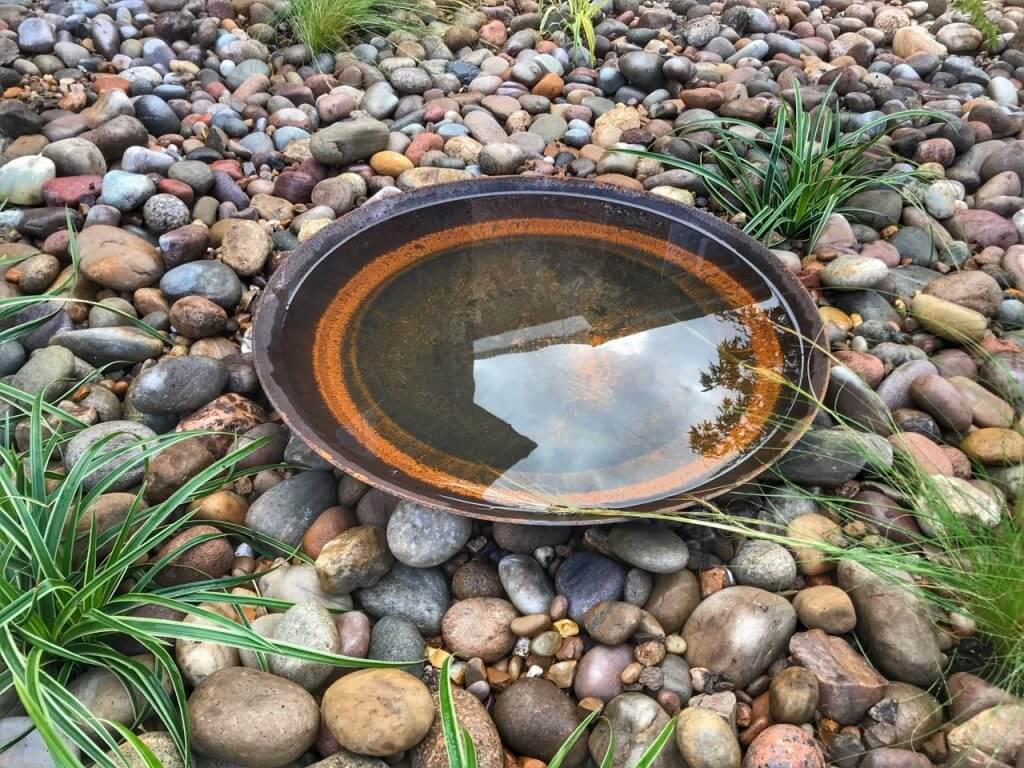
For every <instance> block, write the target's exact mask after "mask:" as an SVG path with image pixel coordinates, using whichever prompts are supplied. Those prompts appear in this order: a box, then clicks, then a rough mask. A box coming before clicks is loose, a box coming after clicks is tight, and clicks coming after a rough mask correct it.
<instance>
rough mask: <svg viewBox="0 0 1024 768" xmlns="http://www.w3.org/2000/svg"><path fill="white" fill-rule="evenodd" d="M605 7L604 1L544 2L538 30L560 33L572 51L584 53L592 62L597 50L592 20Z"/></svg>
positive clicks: (546, 0)
mask: <svg viewBox="0 0 1024 768" xmlns="http://www.w3.org/2000/svg"><path fill="white" fill-rule="evenodd" d="M605 5H606V2H605V0H544V2H543V3H542V4H541V18H540V29H541V31H542V32H552V31H555V30H557V31H560V32H561V33H562V34H564V35H565V36H566V38H567V39H568V40H570V41H571V42H572V48H573V50H575V51H586V52H587V53H588V54H589V56H590V61H591V62H593V61H594V60H595V56H596V49H597V36H596V35H595V34H594V19H596V18H597V17H598V16H599V15H600V14H601V12H602V11H603V10H604V7H605Z"/></svg>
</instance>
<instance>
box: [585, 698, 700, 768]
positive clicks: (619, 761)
mask: <svg viewBox="0 0 1024 768" xmlns="http://www.w3.org/2000/svg"><path fill="white" fill-rule="evenodd" d="M602 714H603V716H604V718H606V719H602V720H599V721H598V723H597V725H596V726H594V729H593V730H592V731H591V733H590V739H589V742H588V743H589V746H590V756H591V757H592V758H593V759H594V761H595V762H598V761H600V760H601V759H602V758H603V756H604V753H605V750H606V749H607V747H608V741H609V739H611V738H614V740H615V747H614V754H615V758H614V763H613V764H616V765H635V764H636V762H637V761H638V760H639V759H640V757H641V756H642V755H643V754H644V752H645V750H646V749H647V748H648V747H650V745H651V743H652V742H653V741H654V740H655V739H656V738H657V737H658V734H659V733H660V732H661V730H662V729H663V728H664V727H665V726H666V725H667V724H668V722H669V716H668V714H667V713H666V712H665V710H663V709H662V708H661V706H660V705H659V704H658V702H656V701H655V700H654V699H652V698H650V697H649V696H645V695H644V694H642V693H622V694H619V695H618V696H616V697H615V698H614V699H612V700H611V701H610V702H608V705H607V706H606V707H605V708H604V712H603V713H602ZM613 734H614V736H613ZM651 765H652V766H656V768H671V767H672V766H679V765H680V759H679V753H678V751H677V748H676V743H675V741H673V740H670V741H669V742H668V744H667V745H666V746H665V748H664V749H662V750H661V752H660V753H659V754H658V756H657V757H655V758H654V761H653V762H652V763H651Z"/></svg>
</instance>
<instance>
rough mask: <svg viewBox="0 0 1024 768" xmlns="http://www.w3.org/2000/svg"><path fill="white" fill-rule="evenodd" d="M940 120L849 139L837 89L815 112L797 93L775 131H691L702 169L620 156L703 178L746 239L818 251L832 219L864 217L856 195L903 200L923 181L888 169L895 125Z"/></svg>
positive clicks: (706, 126) (873, 127) (730, 121)
mask: <svg viewBox="0 0 1024 768" xmlns="http://www.w3.org/2000/svg"><path fill="white" fill-rule="evenodd" d="M932 117H936V115H935V113H934V112H932V111H929V110H924V109H904V110H899V111H897V112H893V113H891V114H888V115H885V116H884V117H879V118H877V119H875V120H870V121H868V122H866V123H864V124H863V125H860V126H859V127H857V128H854V129H853V130H845V131H844V130H843V127H842V123H843V115H842V114H841V112H840V110H839V104H838V100H836V99H834V98H833V93H832V89H829V90H828V91H827V92H826V93H825V96H824V98H823V100H822V103H821V104H820V105H819V106H817V107H815V108H814V109H812V110H810V111H809V112H808V111H807V110H805V108H804V103H803V98H802V96H801V93H800V89H799V88H796V89H794V94H793V105H792V106H790V105H789V104H788V103H787V102H785V101H784V100H783V101H780V103H779V109H778V110H777V111H776V113H775V116H774V124H773V125H771V126H769V127H762V126H760V125H757V124H756V123H752V122H749V121H747V120H739V119H735V118H728V117H717V118H715V119H714V120H700V121H693V122H690V123H687V124H686V125H685V127H684V128H682V129H681V130H682V131H683V133H682V134H681V137H682V138H684V139H685V138H687V137H688V136H689V137H690V138H691V139H692V140H693V141H694V142H695V143H696V144H697V146H698V147H699V149H700V150H701V160H700V162H692V161H689V160H683V159H680V158H678V157H674V156H672V155H668V154H661V153H656V152H648V151H643V150H633V149H620V150H616V151H619V152H625V153H628V154H634V155H639V156H641V157H646V158H650V159H653V160H657V161H658V162H660V163H662V164H664V165H666V166H669V167H671V168H682V169H684V170H687V171H690V172H691V173H693V174H695V175H696V176H697V177H698V178H699V179H700V180H701V182H703V184H704V187H705V188H706V189H707V192H708V194H709V195H710V197H711V199H712V201H713V202H714V203H715V205H716V206H717V207H718V208H719V209H721V210H722V211H725V212H726V213H728V214H730V215H731V216H733V217H735V218H736V219H737V220H738V221H742V226H743V229H744V231H746V232H747V233H748V234H749V235H751V236H752V237H754V238H756V239H758V240H762V241H767V242H769V243H770V244H774V243H779V242H781V241H784V240H798V241H805V242H807V243H809V244H811V245H813V244H814V242H815V241H816V240H817V239H818V237H819V235H820V234H821V231H822V229H823V228H824V226H825V223H826V222H827V220H828V217H829V216H830V215H832V214H833V213H841V214H844V215H856V213H857V209H855V208H851V207H850V206H849V205H848V201H849V200H850V198H852V197H853V196H854V195H856V194H858V193H859V192H865V191H867V190H870V189H878V188H884V189H893V190H896V191H900V192H901V191H902V190H903V187H905V186H906V185H907V184H908V183H910V182H911V181H912V180H913V179H914V178H915V175H916V174H915V171H914V170H913V169H911V168H907V167H904V168H903V169H894V168H891V167H887V166H891V162H890V161H891V159H892V158H891V157H889V156H888V153H887V152H886V151H885V150H884V149H883V148H882V146H881V140H882V137H883V135H884V133H885V128H886V127H887V126H889V125H891V124H893V123H899V122H902V121H909V120H913V119H917V118H932ZM707 136H710V137H711V139H710V141H709V140H707V139H706V138H704V137H707ZM880 160H881V161H882V162H881V163H880V162H879V161H880Z"/></svg>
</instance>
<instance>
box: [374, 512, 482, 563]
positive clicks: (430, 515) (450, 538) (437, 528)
mask: <svg viewBox="0 0 1024 768" xmlns="http://www.w3.org/2000/svg"><path fill="white" fill-rule="evenodd" d="M472 530H473V528H472V524H471V523H470V521H469V519H468V518H465V517H459V516H458V515H453V514H451V513H450V512H444V511H441V510H438V509H433V508H431V507H427V506H425V505H423V504H418V503H416V502H413V501H402V502H400V503H399V504H398V506H397V507H395V511H394V512H392V513H391V517H390V519H389V520H388V530H387V540H388V548H389V549H390V550H391V553H392V554H393V555H394V556H395V558H396V559H397V560H398V561H399V562H401V563H405V564H406V565H409V566H412V567H414V568H430V567H431V566H434V565H441V564H442V563H444V562H445V561H447V560H448V559H450V558H451V557H452V556H454V555H455V554H456V553H458V552H459V550H461V549H462V548H463V547H464V546H465V544H466V542H467V541H469V537H470V535H471V533H472Z"/></svg>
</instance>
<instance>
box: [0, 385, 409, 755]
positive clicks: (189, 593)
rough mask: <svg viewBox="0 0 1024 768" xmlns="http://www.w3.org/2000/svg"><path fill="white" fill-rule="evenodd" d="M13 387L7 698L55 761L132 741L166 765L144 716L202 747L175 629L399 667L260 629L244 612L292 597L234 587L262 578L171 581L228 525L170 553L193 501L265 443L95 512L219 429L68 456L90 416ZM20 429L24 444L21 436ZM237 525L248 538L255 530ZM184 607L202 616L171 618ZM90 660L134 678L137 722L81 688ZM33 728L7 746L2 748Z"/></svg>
mask: <svg viewBox="0 0 1024 768" xmlns="http://www.w3.org/2000/svg"><path fill="white" fill-rule="evenodd" d="M0 397H2V399H3V401H4V403H5V404H6V405H7V407H8V408H9V409H10V410H12V411H14V412H15V415H17V416H20V417H21V420H20V426H15V424H16V423H18V422H17V420H16V419H14V418H10V417H9V418H7V419H6V425H5V426H6V429H5V431H4V433H3V444H2V446H0V663H2V669H3V671H2V673H0V699H2V700H3V701H6V702H7V703H8V704H15V703H16V704H20V706H21V707H22V708H23V709H24V711H25V713H26V714H27V716H28V717H29V718H30V719H31V721H32V724H33V725H34V727H35V730H36V731H37V732H38V735H39V737H40V738H41V739H42V740H43V742H44V743H45V744H46V747H47V749H48V750H49V752H50V754H51V756H52V758H53V760H54V764H55V765H59V766H61V768H81V767H82V766H85V765H96V766H100V767H101V768H121V767H122V766H126V765H128V763H127V762H126V758H125V757H124V754H123V753H121V752H118V749H119V747H121V746H122V745H127V747H130V748H131V749H132V750H134V751H135V752H136V753H137V754H138V755H139V756H140V759H141V760H142V761H143V764H144V765H146V766H148V767H149V768H159V766H160V763H159V762H157V760H156V758H155V757H154V756H153V753H152V751H151V750H150V749H149V748H148V747H147V746H146V745H144V744H143V743H142V742H141V741H140V740H139V738H138V737H137V736H136V735H135V733H136V730H137V728H138V727H139V726H140V725H142V724H144V723H146V724H150V725H151V724H154V723H155V724H159V727H160V728H161V729H163V730H166V731H167V732H168V733H169V734H170V737H171V738H172V739H173V742H174V745H175V747H176V748H177V751H178V753H179V754H180V755H181V756H182V757H183V758H186V756H188V755H189V754H190V752H189V749H190V740H191V739H190V726H189V713H188V708H187V704H186V687H185V682H184V680H183V677H182V673H181V671H180V670H179V668H178V666H177V664H176V663H175V659H174V655H173V645H168V643H173V641H175V640H189V641H205V642H209V643H218V644H221V645H226V646H231V647H234V648H239V649H247V650H250V651H254V652H256V653H257V656H258V657H259V658H260V662H261V663H262V664H265V658H264V657H263V654H268V653H272V654H281V655H284V656H287V657H291V658H295V659H302V660H306V661H312V662H318V663H322V664H331V665H335V666H339V667H369V666H393V665H392V664H391V663H390V662H375V661H368V660H365V659H354V658H349V657H345V656H338V655H335V654H331V653H324V652H320V651H315V650H312V649H310V648H305V647H302V646H300V645H295V644H291V643H283V642H277V641H272V640H269V639H266V638H264V637H261V636H260V635H258V634H256V633H255V632H254V631H252V630H251V629H250V628H249V625H248V622H247V620H246V618H245V613H244V612H243V609H247V610H250V611H253V610H257V611H258V610H273V611H283V610H286V609H287V608H289V607H290V606H291V604H290V603H288V602H285V601H281V600H274V599H268V598H264V597H260V596H258V595H256V594H254V593H252V592H251V591H249V590H237V591H236V590H235V588H236V587H241V586H243V585H244V586H249V585H251V581H252V577H251V576H239V577H224V578H208V577H207V575H206V574H197V580H195V581H191V582H189V583H184V584H182V583H180V582H181V579H180V578H174V579H160V578H158V577H159V575H160V574H161V572H162V571H164V569H167V568H168V567H175V566H174V565H173V563H174V561H175V559H176V558H178V557H179V556H181V555H182V554H183V553H185V551H186V550H188V549H190V548H192V547H196V546H200V545H202V544H204V543H206V542H208V541H211V540H214V539H217V538H220V537H223V536H225V535H226V534H225V533H223V532H210V533H204V534H202V535H196V536H193V537H191V538H188V537H185V539H182V541H184V542H185V543H183V544H181V545H180V546H178V547H176V548H174V549H172V550H171V551H167V547H166V545H167V542H168V541H169V540H170V539H171V538H173V537H174V536H175V535H177V534H179V533H181V532H182V531H184V530H185V529H187V528H189V527H190V526H191V525H192V523H193V516H194V514H195V512H194V511H193V510H192V509H191V508H190V507H189V503H190V502H191V501H193V500H195V499H197V498H200V497H203V496H205V495H207V494H209V493H210V492H212V491H213V490H215V489H217V488H220V487H222V486H223V485H225V484H227V483H230V482H232V481H234V480H235V479H237V478H238V477H240V473H239V471H238V470H237V463H238V462H239V461H240V460H241V459H243V458H245V457H246V456H249V455H250V454H252V453H253V451H255V450H258V449H259V447H260V442H259V441H256V442H254V443H253V444H251V445H248V446H246V447H244V448H240V449H238V450H235V451H232V452H231V453H229V454H228V455H227V456H225V457H224V458H222V459H220V460H218V461H216V462H214V463H213V464H211V465H210V466H208V467H207V468H205V469H203V470H202V471H201V472H199V473H198V474H196V475H195V476H194V477H192V478H191V479H190V480H188V481H187V482H186V483H185V484H184V485H182V486H181V487H180V488H179V489H178V490H176V491H174V492H173V493H171V494H170V495H169V497H168V498H166V500H164V501H160V502H158V503H152V502H153V500H152V499H146V496H145V491H146V488H145V484H143V486H142V488H140V489H139V490H138V491H137V492H134V493H135V501H134V503H132V504H131V506H130V508H129V509H128V511H127V513H126V514H125V517H124V519H123V520H121V521H119V522H117V523H116V524H114V525H109V524H108V523H107V522H105V521H103V520H101V519H100V518H99V517H98V516H96V514H95V509H96V507H95V506H94V505H95V504H96V502H97V500H98V499H100V497H101V496H103V494H105V493H108V492H110V491H112V490H116V489H118V488H123V487H124V485H125V484H126V483H125V480H126V478H128V477H129V476H130V475H132V474H133V473H136V475H137V474H138V473H140V471H144V470H145V468H146V466H147V464H148V462H149V461H150V460H151V459H152V458H153V457H155V456H156V455H157V454H159V453H160V452H161V451H163V450H166V449H167V448H169V447H171V446H173V445H175V444H177V443H180V442H182V441H186V440H191V439H194V438H196V437H198V436H202V435H206V434H207V433H196V432H180V433H172V434H168V435H164V436H161V437H158V438H155V439H152V440H144V441H139V442H134V443H128V444H124V443H122V442H111V439H112V438H113V437H114V435H110V436H108V437H107V438H105V439H103V440H99V441H97V442H94V443H93V444H91V445H90V446H88V447H87V448H86V449H85V450H84V451H82V452H81V453H80V455H78V456H77V458H76V459H75V460H74V462H73V463H71V464H70V466H68V467H66V466H65V462H64V461H63V459H62V454H63V453H64V452H65V451H66V449H67V445H68V442H69V440H70V439H71V438H72V437H73V436H74V435H75V434H76V433H77V432H78V431H79V430H80V429H81V428H82V427H84V426H85V425H84V424H83V423H82V422H81V421H79V420H78V419H76V418H75V417H73V416H71V415H69V414H66V413H63V412H62V411H60V410H59V409H57V408H56V407H55V406H52V405H45V404H44V403H43V401H42V398H41V397H40V396H38V395H37V396H34V397H32V396H28V395H26V394H25V393H23V392H21V391H19V390H17V389H13V388H11V387H9V386H8V385H6V384H0ZM44 414H45V415H46V417H45V418H44ZM16 429H18V430H21V431H20V432H19V435H18V436H19V442H20V444H22V445H25V444H27V449H25V450H18V448H17V447H16V445H15V440H14V439H13V437H14V434H13V433H14V431H15V430H16ZM252 471H253V470H248V472H252ZM161 495H162V494H161ZM144 500H145V501H144ZM147 502H148V503H149V505H148V506H147ZM233 533H236V534H240V535H242V536H243V537H244V529H243V530H241V531H233ZM255 543H256V544H257V545H259V544H260V542H255ZM155 553H158V554H155ZM178 570H180V569H178ZM161 583H163V584H174V586H161ZM153 609H158V610H157V611H156V612H154V610H153ZM176 614H177V615H180V616H189V617H194V618H195V619H198V620H199V621H195V622H194V623H193V622H192V621H189V622H186V621H178V620H174V619H172V618H159V616H161V615H163V616H174V615H176ZM232 614H233V618H229V617H231V616H232ZM126 646H135V647H136V648H142V649H144V650H145V654H146V656H145V657H140V656H136V655H130V654H128V653H125V652H124V650H123V649H124V648H125V647H126ZM90 670H105V671H107V672H109V673H110V674H112V675H113V676H115V677H116V678H117V679H118V680H119V681H120V682H121V683H122V684H123V686H124V688H125V691H126V692H127V693H128V695H129V696H130V698H131V704H132V710H133V716H132V718H131V720H130V722H114V721H111V720H108V719H100V718H98V717H97V716H96V715H94V714H93V713H92V712H90V711H89V709H87V708H86V707H85V706H84V705H83V703H82V702H81V701H79V700H78V699H77V698H76V697H75V696H74V695H72V693H71V687H70V684H71V683H72V682H73V681H74V680H75V678H76V677H78V676H79V675H81V674H83V673H85V672H88V671H90ZM29 732H31V729H29V730H28V731H26V733H24V734H19V735H18V736H17V737H16V738H14V739H12V740H11V741H9V742H7V743H6V744H4V745H0V752H3V751H6V750H7V749H10V748H12V747H13V746H14V745H15V744H17V743H18V742H19V741H20V740H21V739H22V738H24V737H25V736H27V735H28V733H29Z"/></svg>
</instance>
